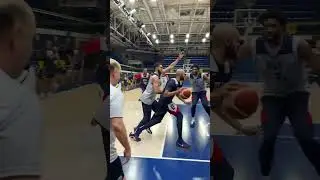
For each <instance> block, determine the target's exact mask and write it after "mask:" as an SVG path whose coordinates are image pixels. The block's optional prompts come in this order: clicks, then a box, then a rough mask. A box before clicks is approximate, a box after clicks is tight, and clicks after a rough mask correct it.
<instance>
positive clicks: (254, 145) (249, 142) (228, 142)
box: [215, 125, 320, 180]
mask: <svg viewBox="0 0 320 180" xmlns="http://www.w3.org/2000/svg"><path fill="white" fill-rule="evenodd" d="M319 127H320V126H319V125H315V129H316V131H318V132H317V133H316V134H319V130H320V128H319ZM291 131H292V130H291V129H290V128H289V126H288V125H285V126H284V128H283V129H282V131H281V135H280V138H278V140H277V143H276V147H275V159H274V166H273V169H272V175H271V179H272V180H305V179H306V180H319V179H320V177H319V176H318V175H317V174H316V171H315V170H314V168H313V167H312V165H311V164H310V162H309V161H308V160H307V158H306V157H305V156H304V154H303V152H302V150H301V149H300V147H299V145H298V143H297V141H296V140H295V139H294V138H293V137H292V132H291ZM215 138H216V139H217V141H218V143H219V145H220V146H221V148H222V149H223V153H224V155H225V157H226V158H227V159H228V160H229V161H230V163H231V164H232V166H233V167H234V168H235V172H236V178H235V180H257V179H259V178H260V171H259V164H258V150H259V146H260V138H259V137H245V136H223V135H216V136H215Z"/></svg>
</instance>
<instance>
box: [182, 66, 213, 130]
mask: <svg viewBox="0 0 320 180" xmlns="http://www.w3.org/2000/svg"><path fill="white" fill-rule="evenodd" d="M191 68H192V73H191V74H187V76H186V77H187V79H189V80H190V82H191V86H192V106H191V117H192V120H191V123H190V127H191V128H193V127H194V126H195V123H196V122H195V118H194V116H195V114H196V107H197V104H198V101H199V99H200V100H201V104H202V106H203V108H204V109H205V111H206V112H207V113H208V115H210V108H209V102H208V99H207V91H206V86H205V81H209V80H210V78H209V77H208V76H207V75H205V74H204V73H200V72H199V70H200V68H199V66H198V65H193V66H192V67H191Z"/></svg>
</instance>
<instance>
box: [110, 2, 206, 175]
mask: <svg viewBox="0 0 320 180" xmlns="http://www.w3.org/2000/svg"><path fill="white" fill-rule="evenodd" d="M209 15H210V2H209V0H195V1H194V0H191V1H189V0H183V1H182V0H181V1H178V0H171V1H168V0H141V1H140V0H139V1H138V0H111V1H110V31H111V33H110V40H111V58H113V59H115V60H116V61H118V62H119V63H120V64H121V82H120V84H119V88H121V89H122V91H123V93H124V97H125V98H124V99H125V100H124V101H125V103H124V107H123V108H124V124H125V126H126V129H127V132H128V134H129V133H134V132H135V130H134V129H135V128H136V127H137V125H138V123H139V122H140V121H141V120H142V118H143V116H144V113H143V109H142V101H143V100H141V96H142V94H143V93H144V91H143V89H142V88H141V85H142V84H143V83H148V81H150V80H149V76H148V75H151V74H153V73H155V72H157V71H156V70H155V66H156V65H157V64H158V65H159V64H161V66H162V69H163V70H165V69H166V68H167V67H169V66H170V64H171V65H172V63H175V62H177V63H175V66H174V67H173V68H171V69H168V71H165V73H162V74H161V88H165V86H166V81H168V80H169V78H176V73H177V72H178V71H181V69H182V70H184V72H185V73H186V77H187V76H191V77H192V75H190V74H192V72H193V70H194V69H195V70H194V71H197V72H198V75H199V77H200V78H199V81H202V80H203V83H204V85H203V86H204V87H203V88H204V90H205V91H206V92H204V94H202V96H201V98H200V96H199V98H198V99H197V101H196V102H195V105H194V109H195V115H194V117H193V118H192V115H191V109H192V104H190V103H191V102H192V97H193V98H195V96H194V95H192V97H189V98H188V99H187V100H186V101H187V104H184V103H183V102H182V101H181V100H179V99H178V98H176V97H175V98H174V99H173V102H174V103H175V104H177V105H178V108H179V109H180V111H181V113H182V115H183V120H182V123H183V124H182V138H183V140H184V141H185V142H186V143H187V144H188V145H190V147H189V148H181V147H177V145H176V140H177V137H178V135H177V125H176V124H177V118H176V117H175V116H173V115H171V114H170V113H166V114H165V116H164V118H163V119H162V120H160V121H161V122H160V123H158V124H156V125H154V126H152V127H151V128H150V130H149V129H147V131H143V132H142V133H141V135H140V136H139V138H141V141H139V142H137V141H135V140H134V138H130V139H129V142H130V146H131V151H132V158H131V159H130V161H128V162H126V161H125V160H124V159H123V162H122V163H123V168H124V174H125V175H126V179H128V180H136V179H139V180H151V179H152V180H162V179H163V180H167V179H194V180H196V179H203V180H204V179H209V173H210V171H209V157H210V144H209V126H210V124H209V116H208V114H207V112H206V110H205V108H204V106H205V107H207V109H208V104H209V102H208V99H207V97H209V84H208V83H209V46H210V44H209V38H210V34H209V30H210V26H209ZM177 58H179V60H178V61H176V59H177ZM195 65H196V66H195ZM199 83H200V84H201V82H199ZM183 86H184V87H186V88H191V86H192V84H191V80H185V81H184V82H183ZM145 91H147V89H146V90H145ZM159 98H160V99H161V97H160V94H158V95H157V98H156V99H158V101H160V100H159ZM139 99H140V100H139ZM188 102H189V103H188ZM206 103H207V104H206ZM202 104H205V105H204V106H203V105H202ZM152 114H154V112H152ZM192 121H194V123H193V124H192ZM116 148H117V151H118V154H119V155H123V150H124V148H123V147H122V146H121V144H120V143H119V142H118V141H117V142H116Z"/></svg>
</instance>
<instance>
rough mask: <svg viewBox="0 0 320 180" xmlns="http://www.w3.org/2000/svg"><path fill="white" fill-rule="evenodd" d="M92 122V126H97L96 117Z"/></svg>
mask: <svg viewBox="0 0 320 180" xmlns="http://www.w3.org/2000/svg"><path fill="white" fill-rule="evenodd" d="M90 124H91V126H97V125H98V122H97V121H96V120H95V119H94V118H92V120H91V122H90Z"/></svg>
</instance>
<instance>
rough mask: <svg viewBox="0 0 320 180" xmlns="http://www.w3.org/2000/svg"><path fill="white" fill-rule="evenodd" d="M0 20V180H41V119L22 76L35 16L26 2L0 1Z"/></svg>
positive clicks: (29, 89) (35, 96)
mask: <svg viewBox="0 0 320 180" xmlns="http://www.w3.org/2000/svg"><path fill="white" fill-rule="evenodd" d="M0 19H1V26H0V38H1V41H0V82H1V95H0V107H1V108H0V152H1V153H0V179H1V180H18V179H19V180H21V179H28V180H40V179H41V176H42V173H41V171H42V170H41V156H42V151H41V146H42V144H41V139H42V137H43V135H42V133H41V131H42V120H43V119H42V115H41V112H40V104H39V100H38V97H37V95H36V92H35V89H34V87H31V86H33V84H32V81H33V80H32V79H28V77H29V78H30V76H24V73H23V72H24V69H25V67H26V66H27V64H28V63H29V60H30V57H31V54H32V41H33V37H34V35H35V30H36V24H35V17H34V14H33V12H32V9H31V7H30V6H29V5H28V4H27V3H26V2H25V1H23V0H2V1H0ZM23 76H24V77H23ZM23 79H24V80H23ZM29 80H30V82H31V84H29ZM27 82H28V83H27ZM29 85H30V86H29Z"/></svg>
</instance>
